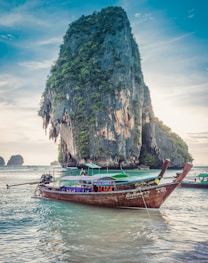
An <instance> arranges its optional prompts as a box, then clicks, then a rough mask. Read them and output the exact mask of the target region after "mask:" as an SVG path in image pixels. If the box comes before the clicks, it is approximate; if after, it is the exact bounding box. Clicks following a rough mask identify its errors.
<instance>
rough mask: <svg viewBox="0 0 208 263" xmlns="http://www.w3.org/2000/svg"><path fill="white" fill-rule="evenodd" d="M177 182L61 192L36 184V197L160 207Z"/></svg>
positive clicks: (83, 202)
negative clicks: (140, 186)
mask: <svg viewBox="0 0 208 263" xmlns="http://www.w3.org/2000/svg"><path fill="white" fill-rule="evenodd" d="M177 186H178V183H171V184H163V185H159V186H150V187H146V188H136V189H131V190H123V191H111V192H76V193H75V192H63V191H61V190H59V189H58V188H51V187H48V186H45V185H39V186H38V189H37V190H38V194H37V193H36V197H40V198H46V199H52V200H63V201H68V202H75V203H80V204H86V205H95V206H103V207H129V208H156V209H158V208H160V207H161V205H162V204H163V203H164V201H165V200H166V199H167V198H168V196H169V195H170V194H171V193H172V192H173V191H174V189H175V188H176V187H177Z"/></svg>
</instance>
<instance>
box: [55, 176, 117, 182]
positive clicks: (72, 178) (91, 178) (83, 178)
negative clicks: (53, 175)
mask: <svg viewBox="0 0 208 263" xmlns="http://www.w3.org/2000/svg"><path fill="white" fill-rule="evenodd" d="M105 179H107V180H115V178H113V177H111V176H106V175H105V176H100V175H93V176H90V175H86V176H83V175H80V176H76V175H74V176H73V175H71V176H70V175H69V176H63V177H61V178H60V180H61V181H77V180H78V181H94V180H105Z"/></svg>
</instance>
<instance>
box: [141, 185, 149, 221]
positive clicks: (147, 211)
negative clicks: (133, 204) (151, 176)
mask: <svg viewBox="0 0 208 263" xmlns="http://www.w3.org/2000/svg"><path fill="white" fill-rule="evenodd" d="M139 190H140V193H141V196H142V200H143V203H144V206H145V209H146V211H147V214H148V216H149V218H151V216H150V213H149V211H148V207H147V204H146V202H145V199H144V196H143V193H142V188H141V187H139Z"/></svg>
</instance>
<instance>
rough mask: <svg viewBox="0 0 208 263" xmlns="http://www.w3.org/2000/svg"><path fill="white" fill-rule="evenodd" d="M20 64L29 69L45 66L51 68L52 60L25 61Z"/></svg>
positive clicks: (38, 68)
mask: <svg viewBox="0 0 208 263" xmlns="http://www.w3.org/2000/svg"><path fill="white" fill-rule="evenodd" d="M19 65H20V66H22V67H24V68H26V69H29V70H40V69H43V68H47V69H49V68H51V65H52V60H43V61H23V62H20V63H19Z"/></svg>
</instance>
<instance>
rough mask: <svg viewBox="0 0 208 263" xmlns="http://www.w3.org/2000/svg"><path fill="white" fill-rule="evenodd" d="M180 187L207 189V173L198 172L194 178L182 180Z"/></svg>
mask: <svg viewBox="0 0 208 263" xmlns="http://www.w3.org/2000/svg"><path fill="white" fill-rule="evenodd" d="M181 187H184V188H200V189H208V173H200V174H198V175H197V177H196V178H195V179H194V180H186V181H182V182H181Z"/></svg>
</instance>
